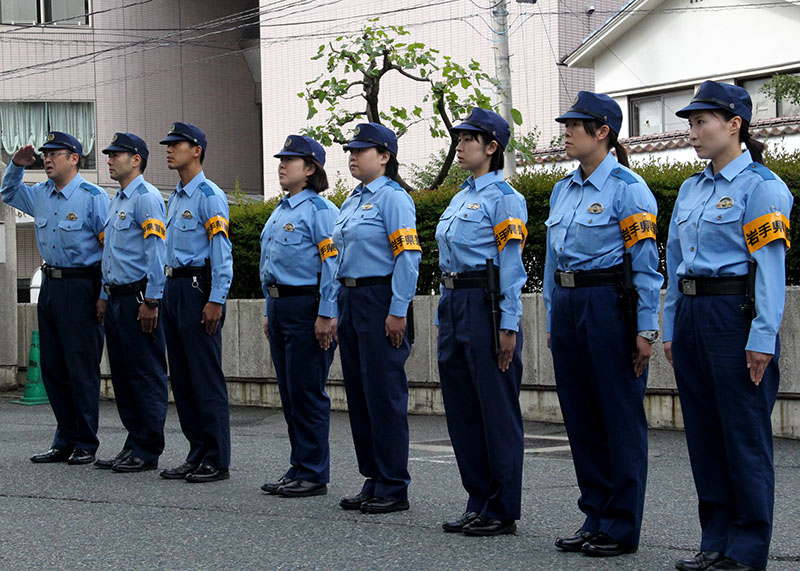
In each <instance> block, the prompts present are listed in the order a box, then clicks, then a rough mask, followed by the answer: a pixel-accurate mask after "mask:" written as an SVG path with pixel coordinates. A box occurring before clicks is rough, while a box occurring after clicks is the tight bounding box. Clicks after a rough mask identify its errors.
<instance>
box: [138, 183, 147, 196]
mask: <svg viewBox="0 0 800 571" xmlns="http://www.w3.org/2000/svg"><path fill="white" fill-rule="evenodd" d="M147 193H148V190H147V187H146V186H145V185H144V183H143V182H140V183H139V186H137V187H136V194H147Z"/></svg>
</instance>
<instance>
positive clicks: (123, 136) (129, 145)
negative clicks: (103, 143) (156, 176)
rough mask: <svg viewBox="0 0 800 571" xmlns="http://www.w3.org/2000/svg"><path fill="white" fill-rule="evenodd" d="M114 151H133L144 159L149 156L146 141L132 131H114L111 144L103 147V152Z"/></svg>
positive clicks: (105, 153) (106, 153)
mask: <svg viewBox="0 0 800 571" xmlns="http://www.w3.org/2000/svg"><path fill="white" fill-rule="evenodd" d="M115 152H121V153H133V154H135V155H139V156H141V157H142V158H143V159H144V160H147V158H148V157H149V156H150V151H149V150H148V149H147V143H145V142H144V140H143V139H141V138H139V137H137V136H136V135H134V134H133V133H114V136H113V137H112V138H111V144H110V145H109V146H107V147H106V148H105V149H103V154H104V155H108V154H110V153H115Z"/></svg>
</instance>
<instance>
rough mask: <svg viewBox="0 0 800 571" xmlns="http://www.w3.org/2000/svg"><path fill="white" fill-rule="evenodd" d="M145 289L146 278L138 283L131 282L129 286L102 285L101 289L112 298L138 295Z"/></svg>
mask: <svg viewBox="0 0 800 571" xmlns="http://www.w3.org/2000/svg"><path fill="white" fill-rule="evenodd" d="M145 287H147V278H144V279H141V280H139V281H138V282H131V283H129V284H119V285H112V284H103V289H104V290H105V292H106V294H108V295H110V296H112V297H116V296H120V295H132V294H138V293H141V292H143V291H144V289H145Z"/></svg>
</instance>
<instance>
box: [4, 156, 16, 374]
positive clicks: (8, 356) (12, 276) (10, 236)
mask: <svg viewBox="0 0 800 571" xmlns="http://www.w3.org/2000/svg"><path fill="white" fill-rule="evenodd" d="M5 167H6V165H5V164H3V162H2V161H0V169H3V170H2V171H0V180H2V178H3V175H2V172H4V171H5ZM15 218H16V217H15V215H14V209H13V208H11V207H10V206H6V205H5V204H3V203H0V233H2V235H1V236H0V323H3V324H4V325H5V329H6V333H5V334H4V335H3V337H2V343H0V387H9V386H14V385H15V384H16V381H17V352H16V347H17V345H18V344H19V343H18V342H17V254H16V252H17V233H16V228H17V227H16V222H15Z"/></svg>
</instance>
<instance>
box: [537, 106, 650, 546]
mask: <svg viewBox="0 0 800 571" xmlns="http://www.w3.org/2000/svg"><path fill="white" fill-rule="evenodd" d="M556 121H558V122H560V123H564V124H566V132H565V145H566V152H567V155H568V156H569V157H570V158H572V159H576V160H577V161H578V163H579V164H580V166H579V168H578V169H577V170H575V172H573V173H571V174H570V175H568V176H566V177H565V178H563V179H561V180H560V181H558V182H557V183H556V185H555V187H554V188H553V193H552V195H551V197H550V216H549V217H548V218H547V220H546V222H545V224H546V225H547V258H546V262H545V271H544V288H543V294H544V302H545V307H546V308H547V332H548V337H547V339H548V345H549V346H550V347H551V350H552V353H553V368H554V371H555V377H556V390H557V392H558V400H559V403H560V404H561V412H562V414H563V416H564V425H565V427H566V429H567V436H568V437H569V445H570V448H571V450H572V461H573V463H574V465H575V475H576V477H577V480H578V487H579V488H580V492H581V494H580V497H579V498H578V508H579V509H580V510H581V511H582V512H583V513H584V515H585V516H586V517H585V519H584V522H583V524H582V525H581V527H580V529H579V530H578V531H577V533H576V534H575V535H573V536H570V537H561V538H559V539H558V540H556V542H555V544H556V547H558V548H559V549H561V550H563V551H572V552H582V553H584V554H585V555H589V556H595V557H613V556H617V555H622V554H624V553H632V552H634V551H636V549H637V548H638V545H639V536H640V533H641V525H642V513H643V511H644V498H645V485H646V483H647V418H646V416H645V411H644V394H645V389H646V387H647V365H648V363H649V361H650V356H651V355H652V346H651V345H652V343H654V342H655V340H656V337H657V335H658V309H659V303H660V293H659V291H660V288H661V284H662V282H663V277H662V276H661V274H660V273H658V248H657V246H656V241H655V223H656V214H657V211H656V201H655V198H654V197H653V194H652V193H651V192H650V189H649V188H647V184H646V183H645V182H644V180H643V179H642V178H641V177H640V176H639V175H637V174H636V173H634V172H633V171H632V170H630V169H629V168H628V166H627V164H628V157H627V153H626V152H625V149H624V148H623V147H622V146H621V145H620V144H619V143H618V142H617V136H618V134H619V129H620V126H621V125H622V110H621V109H620V108H619V105H617V103H616V102H615V101H614V100H613V99H612V98H611V97H609V96H608V95H605V94H602V93H592V92H589V91H580V92H578V96H577V98H576V99H575V102H574V103H573V105H572V107H570V108H569V109H568V110H567V112H566V113H564V114H563V115H561V116H560V117H558V118H557V119H556ZM612 148H613V149H614V150H615V152H616V155H617V156H616V158H614V155H612V154H611V152H610V151H611V149H612Z"/></svg>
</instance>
